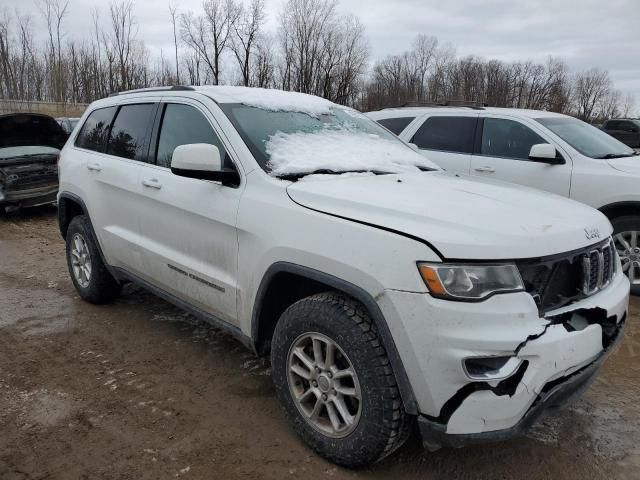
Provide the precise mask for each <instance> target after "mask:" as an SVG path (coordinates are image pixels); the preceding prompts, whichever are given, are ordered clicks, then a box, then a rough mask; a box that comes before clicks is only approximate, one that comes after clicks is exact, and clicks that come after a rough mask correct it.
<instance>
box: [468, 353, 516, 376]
mask: <svg viewBox="0 0 640 480" xmlns="http://www.w3.org/2000/svg"><path fill="white" fill-rule="evenodd" d="M521 364H522V360H521V359H519V358H517V357H507V356H505V357H470V358H465V359H464V360H463V361H462V368H463V369H464V373H465V374H466V375H467V377H469V378H470V379H471V380H482V381H487V380H502V379H504V378H508V377H510V376H511V375H513V374H514V373H516V371H517V370H518V368H519V367H520V365H521Z"/></svg>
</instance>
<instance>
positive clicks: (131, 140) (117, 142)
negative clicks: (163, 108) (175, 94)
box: [107, 103, 156, 162]
mask: <svg viewBox="0 0 640 480" xmlns="http://www.w3.org/2000/svg"><path fill="white" fill-rule="evenodd" d="M155 107H156V105H155V104H153V103H141V104H134V105H123V106H122V107H120V110H118V114H117V116H116V119H115V120H114V122H113V126H112V127H111V135H109V144H108V146H107V153H108V154H109V155H115V156H117V157H122V158H128V159H131V160H140V161H143V162H145V161H147V148H148V141H149V133H150V130H151V123H152V119H153V117H152V116H153V113H154V109H155Z"/></svg>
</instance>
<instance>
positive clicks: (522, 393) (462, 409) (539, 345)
mask: <svg viewBox="0 0 640 480" xmlns="http://www.w3.org/2000/svg"><path fill="white" fill-rule="evenodd" d="M625 321H626V313H624V314H622V317H621V318H618V316H617V315H612V316H608V315H607V311H606V310H604V309H602V308H599V307H595V308H580V309H577V310H574V311H571V312H565V313H561V314H558V315H557V316H553V317H550V318H549V323H548V324H547V325H545V326H544V328H543V330H542V332H540V333H537V334H532V335H531V336H530V337H528V338H527V339H526V340H524V341H523V342H522V343H521V344H520V345H518V347H517V348H516V349H515V350H514V352H513V356H512V357H508V356H504V357H500V358H501V359H506V362H505V363H507V362H509V360H508V359H518V363H517V368H515V369H514V370H513V371H512V372H510V374H509V375H508V376H507V377H506V378H502V379H501V380H492V373H493V372H497V371H499V370H494V371H491V370H488V371H487V372H486V373H485V376H486V378H485V379H484V380H482V381H479V380H477V381H474V382H471V383H468V384H466V385H465V386H464V387H462V388H461V389H460V390H458V391H457V392H456V394H455V395H453V396H452V397H451V398H450V399H449V400H448V401H447V402H446V403H445V404H444V406H443V407H442V410H441V412H440V415H439V416H438V417H437V418H429V417H427V416H422V417H421V418H420V419H419V425H420V431H421V434H422V438H423V443H424V445H425V447H426V448H427V449H429V450H437V449H439V448H441V447H462V446H465V445H468V444H471V443H481V442H488V441H501V440H506V439H508V438H512V437H514V436H519V435H522V434H523V433H525V432H526V431H527V430H528V429H529V428H530V427H531V425H533V423H535V421H536V420H538V419H539V418H540V417H541V416H543V415H544V414H547V413H551V412H553V411H554V410H557V409H558V408H560V407H563V406H566V405H567V404H569V403H571V402H572V401H573V400H575V399H577V398H578V397H579V396H580V395H581V394H582V393H583V392H584V391H585V390H586V388H587V387H588V386H589V385H590V384H591V382H592V381H593V379H594V378H595V374H596V372H597V371H598V369H599V368H600V366H601V364H602V363H603V362H604V360H605V358H606V356H607V353H609V352H610V351H611V350H612V349H613V347H614V346H615V345H616V344H617V342H618V341H620V339H621V338H622V335H621V333H622V331H623V329H624V325H625ZM578 332H584V334H583V336H582V338H580V339H573V340H572V341H567V342H566V343H565V342H563V341H562V337H565V336H570V335H572V334H576V333H578ZM545 335H550V337H552V338H551V339H550V341H549V342H546V339H545V338H544V337H545ZM545 343H546V344H545ZM563 343H565V345H564V346H565V348H566V349H567V351H565V352H562V349H563V348H562V347H563V345H562V344H563ZM578 344H580V347H579V348H577V345H578ZM576 350H577V351H576ZM595 350H598V352H597V353H595V355H594V356H593V357H592V358H589V359H588V360H587V361H584V360H582V361H580V360H579V359H580V358H581V357H585V356H587V357H588V356H589V355H590V353H593V352H594V351H595ZM544 357H547V361H546V362H545V360H542V362H540V361H536V360H534V358H535V359H543V358H544ZM469 361H470V359H465V362H469ZM476 361H477V360H476ZM501 361H502V360H501ZM574 362H578V363H575V364H574V365H571V364H573V363H574ZM545 363H549V364H550V363H553V369H551V368H550V367H551V365H545ZM570 365H571V366H570ZM558 366H560V367H561V368H560V369H559V370H558ZM465 370H466V371H467V372H468V368H465ZM553 370H556V373H555V374H553V375H551V376H550V377H549V378H548V379H547V381H544V382H541V381H540V379H541V378H544V377H545V376H547V375H549V373H550V372H552V371H553ZM523 407H525V409H524V413H522V414H521V413H520V412H521V411H522V410H523ZM519 415H521V417H520V419H519V420H518V421H517V422H516V423H515V424H514V425H511V426H505V427H504V428H498V429H495V426H496V425H498V424H499V423H500V422H501V421H502V422H504V421H505V420H506V421H507V422H509V419H512V418H514V417H516V416H519ZM470 430H471V431H472V432H469V431H470ZM461 432H464V433H461Z"/></svg>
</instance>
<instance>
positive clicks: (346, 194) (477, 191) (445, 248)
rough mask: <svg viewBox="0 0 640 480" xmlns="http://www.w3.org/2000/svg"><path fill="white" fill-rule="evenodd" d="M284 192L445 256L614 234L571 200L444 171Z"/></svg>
mask: <svg viewBox="0 0 640 480" xmlns="http://www.w3.org/2000/svg"><path fill="white" fill-rule="evenodd" d="M287 191H288V193H289V196H290V197H291V198H292V200H293V201H295V202H296V203H298V204H300V205H302V206H304V207H308V208H311V209H313V210H317V211H320V212H324V213H328V214H333V215H338V216H340V217H345V218H349V219H353V220H357V221H360V222H365V223H368V224H371V225H376V226H381V227H385V228H388V229H392V230H395V231H398V232H403V233H406V234H409V235H411V236H413V237H417V238H420V239H423V240H425V241H426V242H428V243H430V244H431V245H433V246H434V247H435V248H436V249H437V250H438V251H439V252H440V253H441V254H442V255H443V256H444V257H445V258H447V259H469V260H475V259H477V260H498V259H518V258H532V257H541V256H546V255H554V254H557V253H564V252H568V251H571V250H576V249H579V248H582V247H585V246H588V245H591V244H594V243H597V242H598V240H599V239H600V240H603V239H605V238H606V237H608V236H609V235H611V231H612V229H611V224H610V223H609V221H608V220H607V218H606V217H605V216H604V215H603V214H602V213H600V212H598V211H597V210H595V209H593V208H591V207H588V206H585V205H582V204H579V203H577V202H574V201H572V200H568V199H565V198H563V197H559V196H557V195H552V194H549V193H545V192H538V191H536V190H533V189H530V188H527V187H521V186H517V185H512V184H507V183H503V182H496V181H491V180H483V179H478V178H477V177H473V179H472V177H467V176H460V175H455V174H450V173H445V172H424V173H418V174H416V173H408V174H397V175H378V176H349V177H344V178H340V177H337V178H335V180H333V181H330V180H324V181H322V180H319V181H305V182H296V183H293V184H291V185H290V186H289V187H288V188H287ZM595 232H598V234H599V239H598V237H596V236H595Z"/></svg>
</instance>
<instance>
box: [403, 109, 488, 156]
mask: <svg viewBox="0 0 640 480" xmlns="http://www.w3.org/2000/svg"><path fill="white" fill-rule="evenodd" d="M476 124H477V118H476V117H444V116H443V117H429V118H427V120H426V121H425V122H424V123H423V124H422V125H421V126H420V128H419V129H418V131H417V132H416V133H415V135H414V136H413V138H412V139H411V143H415V144H416V145H417V146H418V148H421V149H425V150H440V151H443V152H455V153H468V154H470V153H473V143H474V136H475V132H476Z"/></svg>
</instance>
